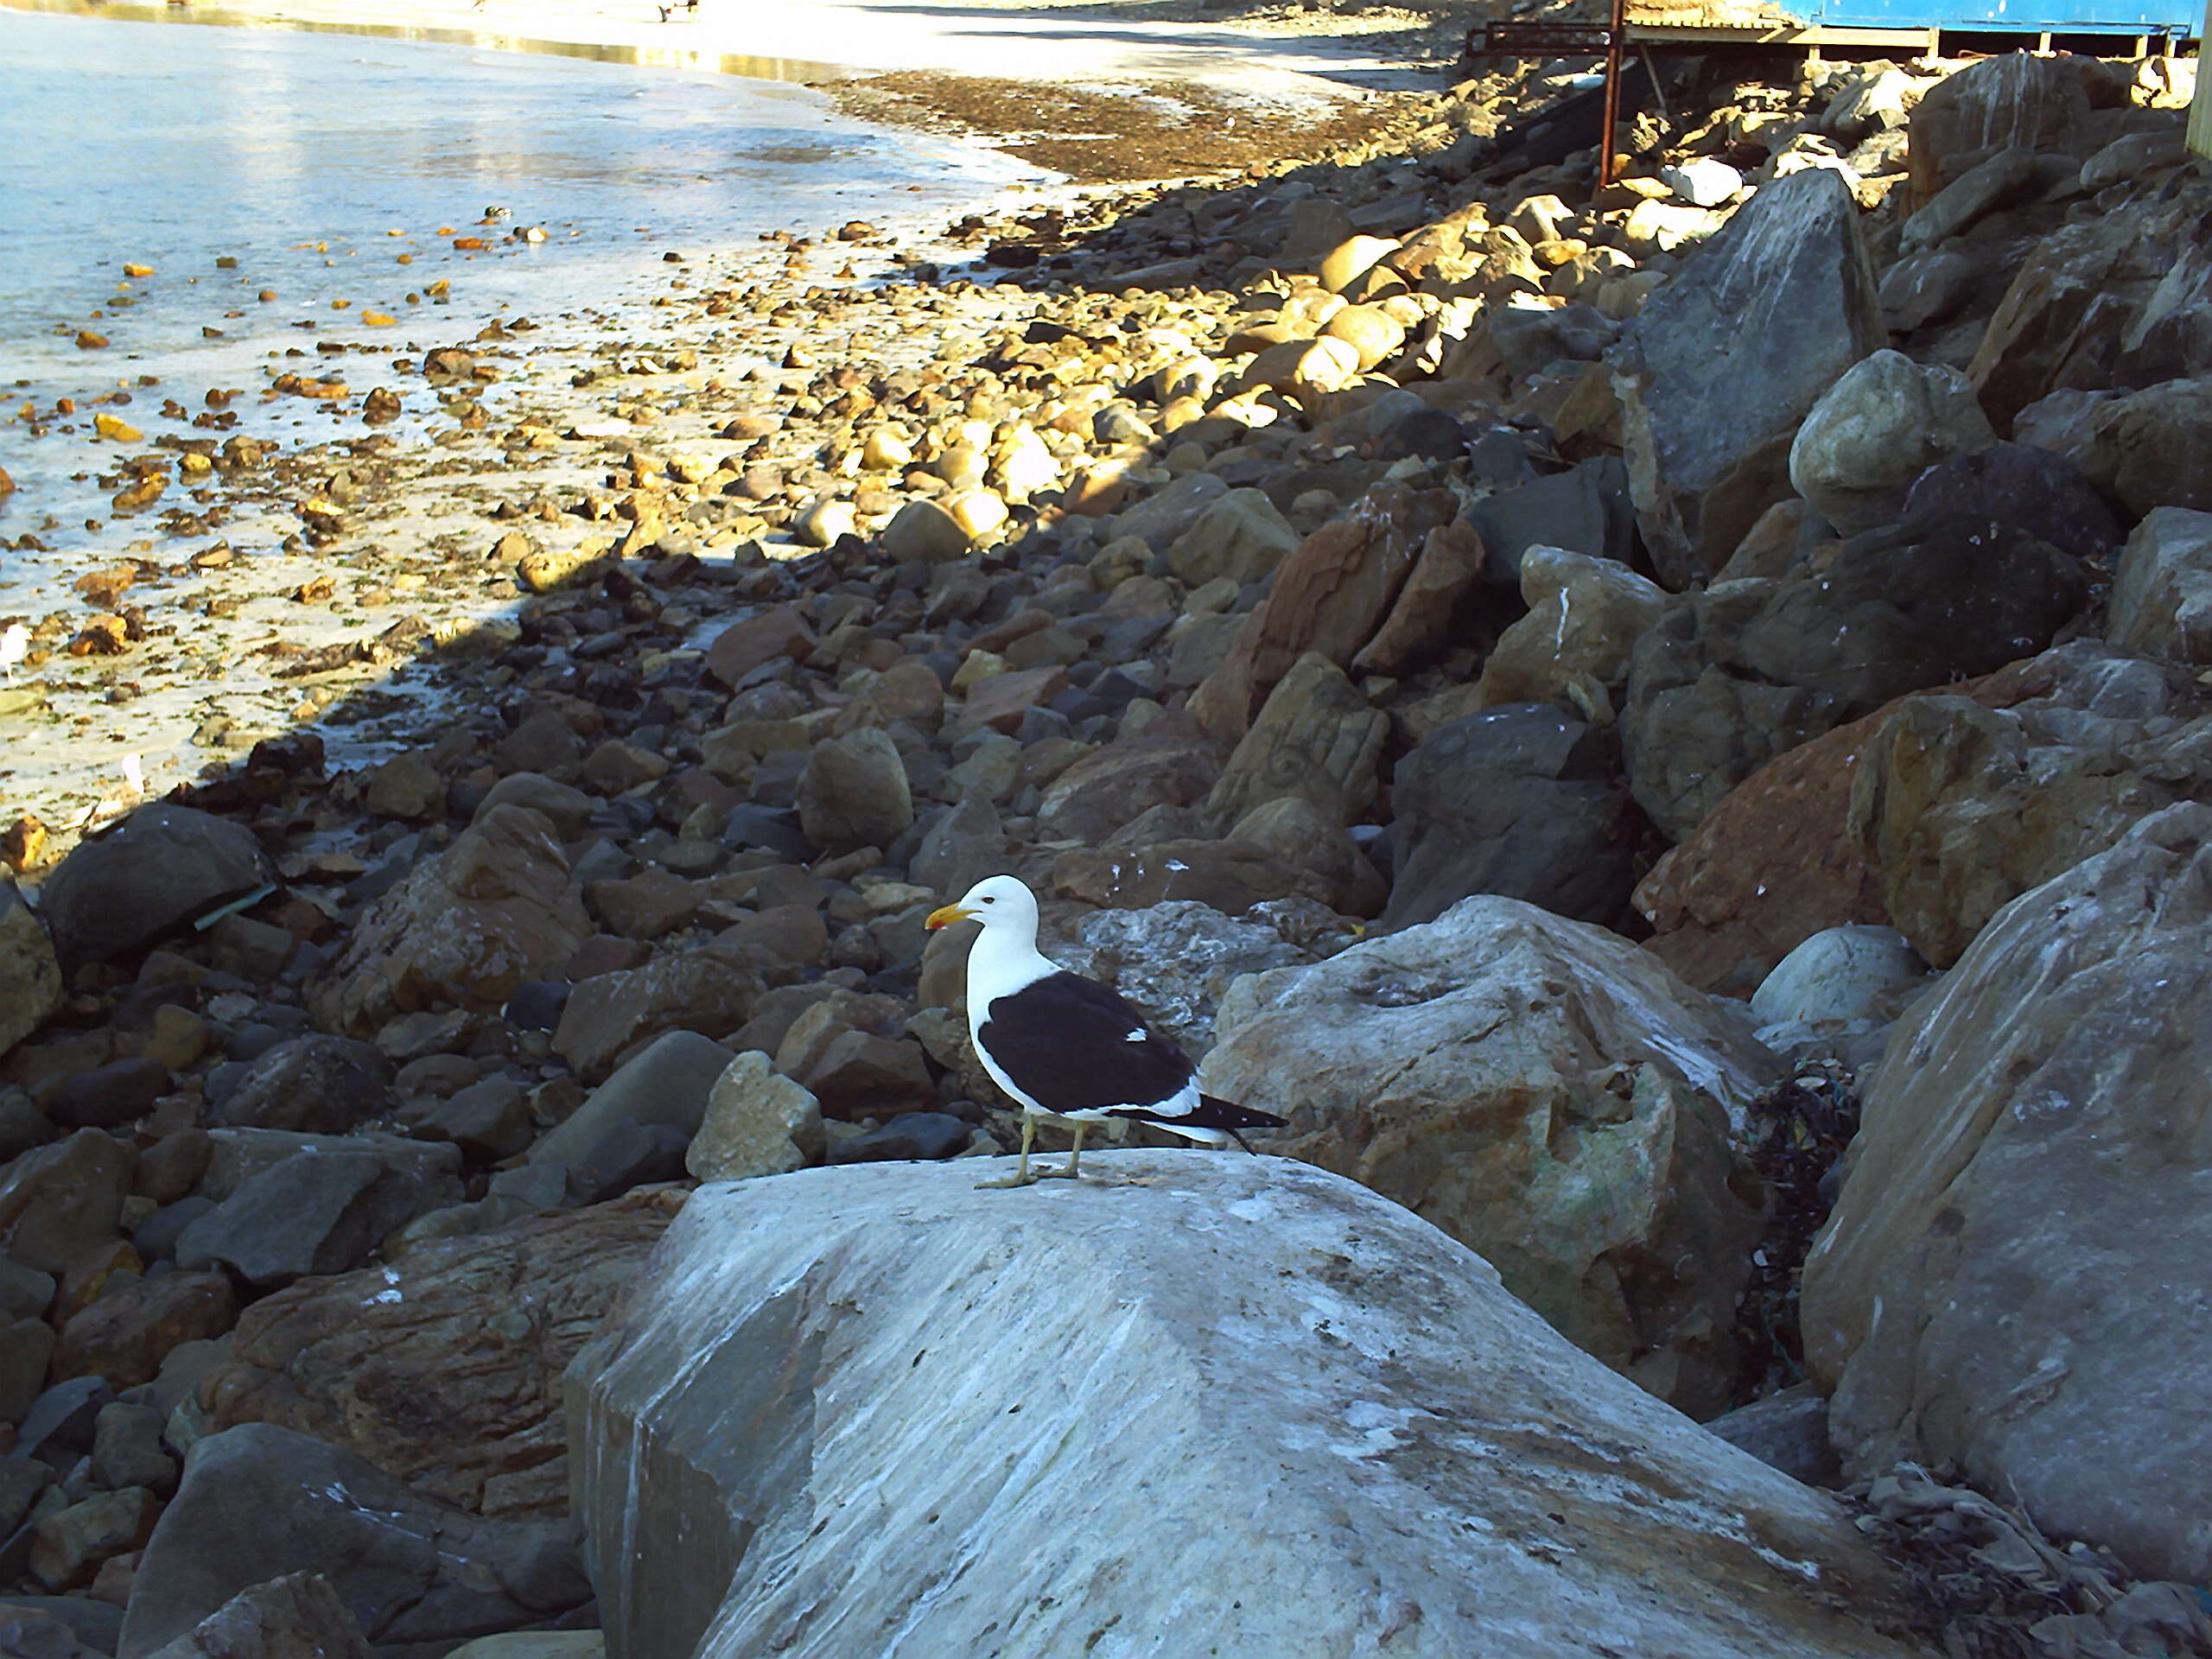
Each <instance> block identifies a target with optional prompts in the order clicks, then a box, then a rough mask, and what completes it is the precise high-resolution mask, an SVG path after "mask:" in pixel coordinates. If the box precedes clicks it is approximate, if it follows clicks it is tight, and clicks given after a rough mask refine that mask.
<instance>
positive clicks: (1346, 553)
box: [1191, 484, 1459, 739]
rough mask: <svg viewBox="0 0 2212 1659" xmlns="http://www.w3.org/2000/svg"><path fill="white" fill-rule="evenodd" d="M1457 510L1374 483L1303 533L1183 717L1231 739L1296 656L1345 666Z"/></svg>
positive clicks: (1451, 503) (1437, 494) (1446, 501)
mask: <svg viewBox="0 0 2212 1659" xmlns="http://www.w3.org/2000/svg"><path fill="white" fill-rule="evenodd" d="M1458 506H1459V504H1458V501H1457V499H1455V498H1454V497H1453V496H1452V495H1451V494H1450V493H1448V492H1446V491H1442V490H1430V491H1427V492H1423V493H1415V492H1414V491H1412V490H1409V489H1407V488H1406V487H1405V486H1402V485H1397V484H1383V485H1377V486H1376V487H1375V488H1374V489H1372V490H1370V491H1369V492H1368V493H1367V494H1365V495H1363V496H1362V497H1361V498H1360V499H1359V500H1358V501H1357V502H1356V503H1354V504H1353V505H1352V507H1351V510H1350V511H1349V512H1346V513H1345V514H1344V516H1343V517H1341V518H1332V519H1331V520H1330V521H1329V522H1328V523H1327V524H1324V525H1322V526H1321V528H1320V529H1319V530H1317V531H1314V532H1313V534H1312V535H1311V536H1308V537H1306V539H1305V540H1304V541H1303V542H1300V543H1299V545H1298V550H1297V551H1296V552H1294V553H1293V554H1292V555H1291V556H1289V557H1288V558H1287V559H1286V560H1284V561H1283V563H1282V566H1281V569H1279V570H1278V571H1277V572H1276V573H1275V581H1274V587H1273V588H1270V589H1269V590H1268V597H1267V599H1266V600H1265V601H1263V602H1262V605H1261V606H1260V608H1259V609H1258V610H1257V611H1255V613H1253V616H1252V620H1251V622H1250V624H1249V626H1246V628H1245V629H1244V631H1243V633H1241V634H1239V635H1238V636H1237V639H1236V645H1235V646H1234V647H1232V648H1231V650H1230V653H1229V657H1228V659H1227V660H1226V661H1225V662H1224V663H1223V664H1222V665H1221V666H1220V667H1219V668H1217V669H1216V670H1215V671H1213V672H1212V673H1211V674H1210V675H1208V676H1207V677H1206V681H1205V684H1204V685H1202V686H1200V687H1199V688H1198V690H1197V691H1196V692H1195V693H1193V694H1192V699H1191V708H1192V713H1193V714H1195V715H1198V718H1199V719H1200V720H1201V721H1204V722H1205V725H1206V727H1207V728H1208V729H1209V730H1211V731H1213V732H1216V733H1217V734H1220V735H1222V736H1224V737H1227V738H1231V739H1234V738H1236V737H1240V736H1242V735H1243V733H1244V730H1245V728H1246V727H1247V726H1248V725H1249V723H1250V721H1251V720H1252V717H1253V715H1255V713H1256V712H1257V710H1258V709H1259V707H1260V705H1261V704H1262V702H1265V701H1266V700H1267V696H1268V693H1269V692H1270V691H1271V690H1274V685H1275V683H1276V682H1277V681H1278V680H1280V679H1281V678H1282V677H1284V676H1285V675H1286V674H1287V673H1288V672H1289V671H1290V668H1291V664H1294V663H1295V662H1297V661H1298V659H1299V658H1300V657H1302V656H1304V655H1305V654H1306V653H1307V652H1315V653H1318V654H1319V656H1321V657H1323V658H1326V659H1327V660H1328V661H1329V662H1331V663H1333V664H1337V665H1338V666H1339V667H1341V666H1343V665H1344V664H1349V663H1351V660H1352V659H1353V658H1355V657H1356V656H1357V654H1358V653H1359V652H1360V649H1361V648H1362V647H1363V646H1364V645H1366V644H1367V643H1368V641H1369V640H1370V639H1372V638H1373V637H1374V634H1375V631H1376V628H1377V627H1379V626H1381V625H1382V623H1383V619H1384V618H1385V617H1386V616H1388V615H1389V611H1390V607H1391V605H1392V603H1393V602H1394V601H1395V600H1396V598H1397V596H1398V591H1399V589H1400V588H1402V586H1403V585H1404V583H1405V582H1406V579H1407V577H1408V575H1409V574H1410V573H1411V572H1412V570H1413V568H1414V560H1415V558H1416V556H1417V551H1416V550H1417V549H1419V548H1420V547H1421V543H1422V542H1423V540H1424V538H1426V537H1427V534H1428V532H1429V531H1432V530H1435V529H1438V528H1440V527H1441V526H1442V525H1444V524H1447V523H1449V522H1450V520H1451V519H1452V516H1453V515H1454V514H1455V513H1456V512H1457V511H1458Z"/></svg>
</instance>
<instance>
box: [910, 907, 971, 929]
mask: <svg viewBox="0 0 2212 1659" xmlns="http://www.w3.org/2000/svg"><path fill="white" fill-rule="evenodd" d="M975 914H976V912H974V911H972V910H963V909H962V908H961V907H960V906H958V905H946V906H944V907H943V908H942V909H939V910H933V911H931V912H930V918H929V920H927V921H926V922H925V923H923V924H922V925H923V926H925V927H926V928H928V929H929V931H931V932H932V933H934V932H936V931H937V930H938V929H939V928H940V927H950V926H951V925H953V924H954V923H955V922H965V921H969V920H972V919H973V918H974V917H975Z"/></svg>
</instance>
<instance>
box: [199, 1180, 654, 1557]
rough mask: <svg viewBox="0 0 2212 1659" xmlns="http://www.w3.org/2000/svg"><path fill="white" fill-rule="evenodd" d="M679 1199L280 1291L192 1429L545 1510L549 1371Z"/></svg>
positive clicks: (203, 1398) (472, 1503)
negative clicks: (267, 1436) (249, 1426)
mask: <svg viewBox="0 0 2212 1659" xmlns="http://www.w3.org/2000/svg"><path fill="white" fill-rule="evenodd" d="M681 1202H682V1195H681V1194H680V1193H667V1192H634V1193H632V1194H630V1195H628V1196H626V1197H625V1198H618V1199H616V1200H614V1201H613V1203H611V1204H602V1205H594V1206H593V1207H592V1208H590V1209H588V1210H578V1211H572V1212H570V1213H568V1214H565V1215H556V1216H544V1217H532V1218H531V1219H529V1220H525V1221H520V1222H517V1223H515V1224H512V1226H509V1227H506V1228H503V1229H502V1230H499V1231H498V1232H495V1233H486V1234H479V1235H477V1236H473V1237H469V1238H466V1239H456V1240H454V1241H452V1242H451V1243H442V1244H433V1245H429V1246H427V1247H426V1248H424V1249H420V1250H417V1251H415V1252H412V1253H410V1255H408V1256H407V1257H406V1259H405V1260H404V1261H401V1262H393V1263H391V1264H390V1265H389V1266H385V1267H377V1268H364V1269H362V1270H361V1271H359V1272H358V1273H349V1274H340V1275H339V1276H337V1277H335V1278H330V1279H316V1280H308V1281H302V1282H301V1283H298V1284H296V1285H292V1286H290V1287H287V1288H286V1289H283V1290H280V1291H278V1292H277V1294H275V1295H273V1296H270V1297H268V1298H266V1299H264V1300H262V1301H259V1302H257V1303H255V1304H254V1305H253V1306H251V1308H249V1309H247V1310H246V1313H245V1317H244V1318H243V1319H240V1321H239V1323H238V1331H237V1332H236V1334H235V1335H234V1336H233V1337H232V1339H231V1349H230V1353H229V1356H228V1357H227V1358H226V1359H225V1360H224V1361H223V1362H222V1363H219V1365H218V1366H217V1367H216V1368H215V1369H214V1370H213V1371H211V1372H210V1373H209V1374H208V1375H207V1377H206V1378H205V1379H204V1380H203V1381H202V1383H201V1384H200V1402H201V1405H202V1407H203V1408H205V1410H206V1411H207V1414H208V1418H209V1424H210V1427H211V1428H229V1427H233V1426H235V1425H237V1424H239V1423H249V1422H266V1423H276V1424H278V1425H281V1426H282V1427H287V1428H291V1429H296V1430H297V1431H299V1432H301V1433H307V1434H312V1435H315V1437H316V1438H318V1439H320V1440H327V1441H328V1442H330V1443H331V1444H333V1445H335V1446H342V1447H344V1448H345V1449H346V1450H347V1451H349V1452H353V1453H354V1454H355V1455H357V1456H359V1457H361V1458H364V1459H367V1460H368V1461H369V1462H370V1463H372V1464H374V1465H376V1466H377V1467H378V1468H379V1469H382V1470H383V1471H385V1472H386V1473H387V1474H390V1475H392V1476H395V1477H397V1478H399V1479H402V1480H405V1481H407V1482H408V1483H409V1484H411V1485H412V1486H413V1487H414V1488H415V1489H416V1491H420V1492H422V1493H423V1494H425V1495H426V1496H428V1497H435V1498H436V1499H438V1500H440V1501H441V1502H443V1503H452V1504H455V1505H457V1506H459V1507H460V1508H461V1509H464V1510H470V1511H472V1512H474V1513H477V1514H481V1515H504V1516H540V1515H543V1516H557V1515H561V1514H563V1513H565V1512H566V1506H567V1501H568V1474H567V1461H568V1459H567V1442H566V1430H565V1425H564V1422H563V1416H562V1410H561V1373H562V1370H563V1368H565V1367H566V1366H567V1364H568V1363H569V1360H570V1359H571V1358H573V1357H575V1352H576V1351H577V1350H578V1349H579V1348H581V1347H582V1345H583V1344H584V1341H585V1339H586V1338H588V1337H589V1336H590V1335H591V1334H592V1332H594V1330H595V1329H596V1328H597V1327H598V1325H599V1323H600V1321H601V1319H602V1318H603V1317H605V1315H606V1314H607V1312H608V1311H609V1310H610V1309H611V1308H612V1306H613V1303H614V1301H615V1300H616V1298H618V1297H619V1296H620V1295H621V1294H622V1293H623V1291H624V1289H625V1288H626V1287H627V1286H628V1284H629V1283H630V1281H631V1280H632V1277H634V1275H635V1274H636V1273H637V1271H638V1269H639V1268H640V1267H641V1266H643V1264H644V1262H645V1256H646V1255H647V1253H648V1252H649V1251H650V1250H651V1249H652V1246H653V1244H654V1243H655V1242H656V1241H657V1240H658V1238H659V1236H660V1234H661V1230H662V1229H663V1228H664V1227H665V1226H666V1225H667V1223H668V1220H669V1217H670V1216H671V1214H672V1213H673V1211H674V1210H675V1209H676V1208H677V1207H678V1206H679V1205H680V1204H681Z"/></svg>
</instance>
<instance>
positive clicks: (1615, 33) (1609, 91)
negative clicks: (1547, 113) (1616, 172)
mask: <svg viewBox="0 0 2212 1659" xmlns="http://www.w3.org/2000/svg"><path fill="white" fill-rule="evenodd" d="M1627 34H1628V0H1613V23H1612V27H1611V29H1607V30H1606V31H1605V118H1604V122H1603V130H1602V131H1601V132H1600V134H1599V139H1598V183H1599V186H1600V187H1603V186H1605V185H1608V184H1611V182H1612V181H1613V129H1614V128H1615V127H1616V126H1618V124H1619V123H1620V117H1621V53H1622V49H1623V48H1624V46H1625V45H1626V36H1627Z"/></svg>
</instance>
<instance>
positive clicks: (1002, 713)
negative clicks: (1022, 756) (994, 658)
mask: <svg viewBox="0 0 2212 1659" xmlns="http://www.w3.org/2000/svg"><path fill="white" fill-rule="evenodd" d="M1067 684H1068V671H1067V670H1066V669H1065V667H1063V666H1061V665H1060V664H1058V663H1046V664H1043V665H1042V666H1041V667H1038V668H1026V669H1023V670H1021V671H1019V672H1016V673H1010V674H994V675H992V676H991V677H989V678H988V679H986V680H979V681H978V682H976V684H975V685H974V686H973V687H972V688H971V689H970V690H969V693H968V701H967V702H966V704H965V705H964V706H963V708H962V709H961V714H960V721H959V726H958V730H960V731H962V732H971V731H974V730H976V728H979V727H983V726H988V727H989V728H991V729H992V730H994V731H1000V732H1007V733H1011V732H1013V731H1014V729H1015V728H1017V727H1019V726H1020V724H1021V717H1022V715H1026V714H1027V713H1028V712H1029V711H1030V710H1031V709H1033V708H1036V707H1038V706H1039V704H1041V703H1046V702H1051V701H1052V698H1054V697H1056V696H1058V695H1059V694H1060V693H1061V692H1063V691H1065V690H1067Z"/></svg>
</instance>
